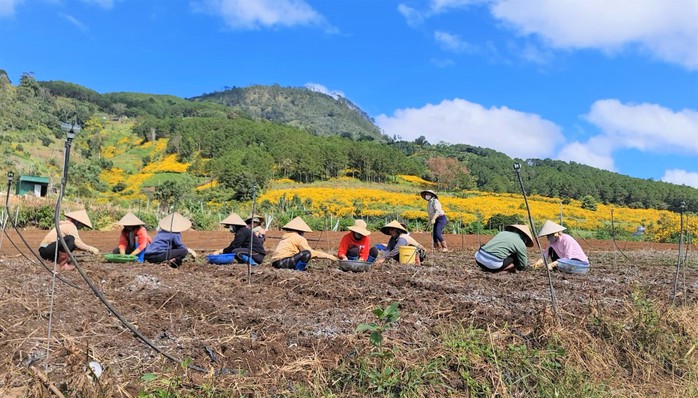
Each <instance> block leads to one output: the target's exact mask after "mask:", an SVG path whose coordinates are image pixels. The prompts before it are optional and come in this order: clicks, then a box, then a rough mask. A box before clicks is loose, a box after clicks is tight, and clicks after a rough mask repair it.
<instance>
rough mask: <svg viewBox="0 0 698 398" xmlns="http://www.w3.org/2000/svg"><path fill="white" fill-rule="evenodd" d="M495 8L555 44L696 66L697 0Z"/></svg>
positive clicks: (574, 1) (596, 0) (498, 0)
mask: <svg viewBox="0 0 698 398" xmlns="http://www.w3.org/2000/svg"><path fill="white" fill-rule="evenodd" d="M491 12H492V14H493V15H494V16H495V17H496V18H498V19H500V20H503V21H505V22H507V23H509V24H510V25H512V26H513V27H514V28H515V29H517V30H518V31H519V33H521V34H523V35H539V36H540V37H542V38H543V39H544V40H545V41H546V42H547V43H548V44H549V45H551V46H552V47H554V48H561V49H568V48H572V49H576V48H592V49H600V50H603V51H605V52H609V53H613V52H618V51H621V50H623V49H625V48H626V47H627V46H628V45H636V46H638V47H639V48H640V49H641V50H642V51H645V52H648V53H650V54H652V55H653V56H654V57H656V58H658V59H660V60H663V61H666V62H671V63H676V64H680V65H683V66H684V67H686V68H689V69H698V23H697V22H696V21H698V4H697V3H696V1H695V0H667V1H657V0H615V1H607V0H584V1H579V0H536V2H535V7H533V6H531V4H530V2H526V1H518V0H493V2H492V6H491Z"/></svg>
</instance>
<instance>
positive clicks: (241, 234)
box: [213, 213, 267, 265]
mask: <svg viewBox="0 0 698 398" xmlns="http://www.w3.org/2000/svg"><path fill="white" fill-rule="evenodd" d="M247 221H249V222H247ZM250 222H252V218H248V219H247V220H246V221H243V220H242V217H240V216H239V215H237V214H236V213H232V214H231V215H229V216H228V218H226V219H225V220H223V221H221V224H223V225H225V226H227V227H228V229H229V230H230V232H232V233H234V234H235V238H233V241H232V242H230V245H228V247H226V248H224V249H220V250H217V251H215V252H214V253H213V254H229V253H233V254H235V259H236V260H237V261H238V262H240V263H242V264H247V262H248V261H250V240H252V259H251V260H252V261H250V264H251V265H257V264H261V263H262V261H264V256H266V255H267V252H266V251H265V250H264V244H263V243H262V240H261V239H259V237H258V236H257V235H255V234H254V232H253V231H252V229H251V224H250Z"/></svg>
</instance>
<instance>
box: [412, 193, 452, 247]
mask: <svg viewBox="0 0 698 398" xmlns="http://www.w3.org/2000/svg"><path fill="white" fill-rule="evenodd" d="M419 195H420V196H421V197H422V199H424V200H426V201H427V213H429V223H430V224H431V240H432V242H433V243H434V248H436V249H439V248H440V249H441V251H444V252H447V251H450V250H448V246H446V240H445V239H444V237H443V235H442V234H441V233H442V232H443V230H444V227H445V226H446V223H447V222H448V219H447V218H446V212H444V209H443V208H442V207H441V202H439V197H438V196H437V195H436V193H435V192H434V191H432V190H431V189H427V190H424V191H422V192H420V193H419Z"/></svg>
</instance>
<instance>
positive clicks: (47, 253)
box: [39, 210, 99, 271]
mask: <svg viewBox="0 0 698 398" xmlns="http://www.w3.org/2000/svg"><path fill="white" fill-rule="evenodd" d="M65 218H66V220H63V221H61V222H60V224H59V227H60V230H61V236H62V237H63V240H64V241H65V244H66V245H67V246H68V249H69V250H70V251H71V252H72V251H74V250H75V249H80V250H85V251H88V252H90V253H92V254H99V249H97V248H96V247H92V246H90V245H88V244H87V243H85V242H83V241H82V239H80V235H79V234H78V230H79V229H82V227H83V226H85V227H88V228H92V222H90V216H88V215H87V212H86V211H85V210H78V211H74V212H71V213H65ZM39 246H40V247H39V255H40V256H41V258H43V259H44V260H50V261H55V262H56V264H57V265H58V267H59V268H60V269H62V270H64V271H68V270H71V269H74V268H75V266H73V265H71V264H68V261H70V256H69V255H68V253H67V252H65V251H64V250H63V245H61V244H60V243H58V232H57V231H56V228H53V229H52V230H50V231H49V232H48V233H47V234H46V236H45V237H44V240H42V241H41V243H40V244H39Z"/></svg>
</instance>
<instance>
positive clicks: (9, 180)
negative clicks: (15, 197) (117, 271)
mask: <svg viewBox="0 0 698 398" xmlns="http://www.w3.org/2000/svg"><path fill="white" fill-rule="evenodd" d="M13 176H14V173H12V172H10V173H8V174H7V197H6V198H5V211H6V212H7V214H8V218H7V219H8V220H10V225H12V228H14V230H15V232H16V233H17V235H18V236H19V238H20V239H22V242H24V245H25V246H26V247H27V249H29V252H31V254H33V255H34V257H35V258H36V259H37V260H38V262H39V265H41V266H42V267H44V269H45V270H46V271H48V272H49V273H50V274H51V275H53V270H52V269H51V268H49V267H48V265H46V263H44V260H43V259H42V258H41V257H39V256H37V255H36V252H34V249H32V247H31V246H30V245H29V242H27V240H26V239H24V236H23V235H22V233H21V232H20V231H19V228H17V223H15V222H14V221H12V217H9V214H10V188H12V179H13ZM2 232H3V233H4V234H5V236H7V240H8V241H10V243H11V244H12V246H14V248H15V249H16V250H17V252H18V253H19V254H21V255H22V257H24V258H25V259H26V260H27V261H29V263H30V264H34V265H36V263H35V262H34V260H32V259H31V258H29V257H27V255H26V254H24V252H22V250H21V249H20V248H19V247H18V246H17V244H16V243H15V242H14V241H13V240H12V238H11V237H10V235H9V234H8V233H7V230H6V229H3V231H2ZM56 277H58V279H59V280H60V281H61V282H63V283H65V284H66V285H68V286H70V287H72V288H75V289H78V290H84V289H83V288H81V287H80V286H78V285H76V284H74V283H73V282H71V281H69V280H67V279H65V278H64V277H62V276H61V275H58V274H56Z"/></svg>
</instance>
